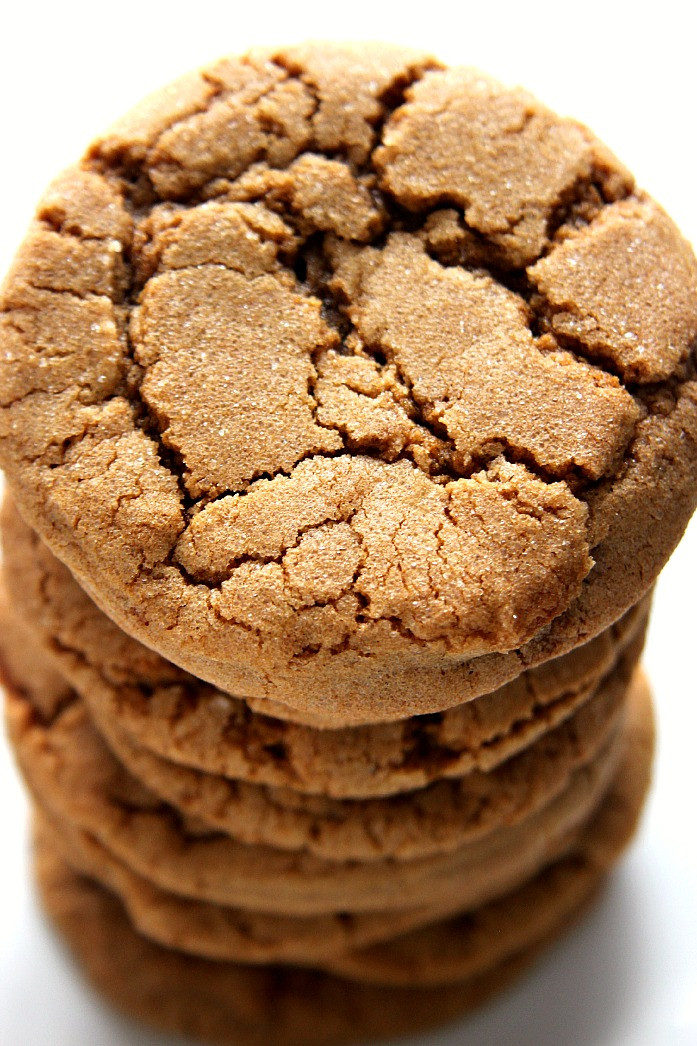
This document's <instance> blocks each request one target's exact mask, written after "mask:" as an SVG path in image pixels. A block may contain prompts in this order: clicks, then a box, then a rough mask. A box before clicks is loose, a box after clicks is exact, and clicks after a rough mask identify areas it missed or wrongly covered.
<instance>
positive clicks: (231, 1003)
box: [36, 847, 545, 1046]
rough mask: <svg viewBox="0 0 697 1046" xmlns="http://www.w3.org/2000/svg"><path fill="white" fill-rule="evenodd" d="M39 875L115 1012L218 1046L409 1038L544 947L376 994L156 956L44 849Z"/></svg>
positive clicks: (337, 981)
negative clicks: (450, 977)
mask: <svg viewBox="0 0 697 1046" xmlns="http://www.w3.org/2000/svg"><path fill="white" fill-rule="evenodd" d="M36 873H37V880H38V886H39V891H40V894H41V899H42V901H43V905H44V908H45V910H46V912H47V914H48V916H49V918H50V919H51V921H52V922H53V924H54V925H55V927H56V929H57V930H58V931H59V933H60V934H61V935H62V937H63V938H64V939H65V940H66V942H67V944H68V946H69V947H70V950H71V952H72V953H73V955H74V957H75V958H76V959H77V961H78V962H79V963H80V965H81V966H82V968H83V970H84V973H85V975H86V976H87V978H88V979H89V981H90V982H91V983H92V984H93V985H94V987H96V988H97V989H98V990H99V991H100V992H101V993H102V994H103V995H104V996H105V997H106V998H107V999H108V1000H109V1001H110V1002H111V1003H112V1005H114V1006H116V1007H117V1008H118V1009H120V1010H122V1011H124V1013H126V1014H128V1015H129V1016H131V1017H135V1018H137V1019H139V1020H141V1021H144V1022H145V1023H146V1024H149V1025H152V1026H153V1027H155V1028H158V1029H161V1030H165V1031H168V1032H171V1033H177V1034H184V1035H189V1036H191V1037H193V1038H195V1039H196V1040H198V1041H202V1042H210V1043H215V1044H218V1046H331V1044H333V1043H345V1042H365V1041H366V1040H369V1039H374V1038H375V1037H386V1038H391V1037H394V1036H397V1035H400V1034H404V1035H407V1034H414V1032H417V1031H419V1030H421V1029H425V1028H430V1027H433V1026H435V1025H438V1024H444V1023H445V1022H446V1021H449V1020H452V1019H454V1018H455V1017H456V1016H458V1015H459V1014H461V1013H463V1012H465V1011H467V1010H470V1009H472V1008H474V1007H476V1006H479V1005H481V1004H482V1003H483V1002H485V1001H486V999H488V998H489V996H491V995H492V994H494V993H495V992H497V991H501V990H502V989H504V988H505V987H506V986H507V985H508V984H509V983H510V982H511V981H513V980H515V978H516V977H518V976H519V975H520V974H521V973H523V972H524V971H525V969H526V968H527V967H528V966H529V965H530V963H531V962H533V961H534V960H535V959H536V958H537V956H538V955H539V954H540V952H541V951H542V948H543V944H544V943H545V942H540V943H539V945H538V946H536V947H533V948H530V949H528V950H527V951H523V952H521V953H519V954H518V955H515V956H511V957H510V958H509V959H507V960H506V961H505V962H503V963H501V964H500V965H499V966H497V967H495V968H494V969H493V970H490V971H488V972H487V973H485V974H483V975H481V976H479V977H475V978H473V979H472V980H470V981H465V982H463V983H461V984H456V985H444V986H442V987H438V988H401V989H400V988H389V987H377V986H375V985H370V984H360V983H356V982H352V981H347V980H346V979H342V978H339V977H333V976H331V975H329V974H323V973H320V972H317V971H312V970H293V969H288V968H286V969H281V968H278V967H254V966H243V965H237V964H233V963H222V962H211V961H207V960H205V959H199V958H195V957H193V956H190V955H185V954H184V953H182V952H177V951H174V950H172V949H169V948H162V947H158V946H157V945H155V944H152V943H151V942H150V941H148V940H147V939H146V938H145V937H142V936H140V935H139V934H137V933H136V932H135V930H134V929H133V927H132V926H131V924H130V923H129V921H128V919H127V917H126V915H125V913H124V911H123V909H122V907H121V906H120V905H119V903H118V901H117V900H116V899H115V898H114V897H113V896H111V895H110V894H109V893H108V892H107V891H106V890H104V889H103V888H101V887H99V886H97V885H96V884H95V883H94V882H92V881H90V880H89V879H86V878H83V877H81V876H79V875H77V874H76V873H75V872H73V871H72V870H71V869H70V868H69V867H68V865H66V864H65V863H64V862H63V861H62V860H60V858H58V857H57V855H55V854H54V853H53V852H52V851H51V850H50V849H47V848H44V847H40V848H39V850H38V853H37V861H36ZM134 970H137V971H138V976H137V977H134V976H133V971H134Z"/></svg>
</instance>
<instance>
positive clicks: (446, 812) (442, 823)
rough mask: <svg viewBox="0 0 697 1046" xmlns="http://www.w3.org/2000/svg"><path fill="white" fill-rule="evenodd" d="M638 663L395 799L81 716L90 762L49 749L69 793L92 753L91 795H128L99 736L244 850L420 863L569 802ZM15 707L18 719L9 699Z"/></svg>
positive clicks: (28, 688)
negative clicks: (175, 758) (474, 766)
mask: <svg viewBox="0 0 697 1046" xmlns="http://www.w3.org/2000/svg"><path fill="white" fill-rule="evenodd" d="M8 617H11V613H10V611H9V609H7V608H5V607H3V605H2V600H1V599H0V626H2V625H3V624H4V621H5V620H6V619H7V618H8ZM13 628H14V630H15V631H16V625H15V626H13V625H12V622H10V623H9V631H8V632H5V631H4V630H3V635H2V639H1V640H0V662H1V660H2V658H3V657H4V654H5V651H6V650H7V648H8V646H9V645H10V643H13V636H12V629H13ZM638 653H639V651H638V650H635V651H632V652H631V654H630V652H629V651H627V652H626V653H625V654H623V656H622V657H621V659H620V661H619V663H618V664H617V666H616V667H615V668H614V669H613V671H612V672H611V673H610V674H609V676H608V677H607V678H605V679H604V680H602V681H601V683H600V685H599V687H598V690H597V693H595V694H593V695H592V696H591V697H589V698H588V699H587V701H586V702H585V703H584V704H583V705H582V707H580V708H579V709H578V710H577V711H576V712H575V713H574V714H572V715H570V716H569V718H568V719H566V720H565V721H564V722H562V723H560V724H559V725H558V726H557V727H555V728H554V729H550V730H549V731H548V732H546V733H545V734H543V735H542V736H541V737H539V738H538V739H537V740H536V741H534V742H533V743H532V744H531V745H529V746H528V747H527V748H525V749H524V750H523V751H521V752H520V753H519V754H518V755H516V756H513V757H511V758H510V759H508V760H505V761H503V762H502V763H501V764H500V765H499V766H497V767H496V768H495V769H493V770H491V771H489V772H483V771H479V770H474V771H472V772H470V773H469V774H466V775H464V776H462V777H460V778H457V779H454V780H443V781H436V782H434V783H433V784H431V785H428V786H426V787H425V788H421V789H416V790H410V791H406V792H403V793H400V794H398V795H391V796H386V797H379V798H378V797H376V798H367V799H334V798H331V797H327V796H320V795H307V794H305V793H303V792H298V791H295V790H293V789H288V788H277V787H273V786H261V785H256V784H250V783H248V782H243V781H234V780H230V779H228V778H225V777H221V776H219V775H212V774H205V773H202V772H200V771H196V770H192V769H189V768H186V767H182V766H179V765H178V764H176V763H172V762H170V761H168V760H164V759H162V758H160V757H158V756H156V755H154V754H152V753H150V752H148V750H147V749H141V748H138V747H136V746H134V745H133V744H132V743H131V742H130V741H129V740H128V738H127V736H126V735H125V734H124V733H123V732H120V731H119V730H118V729H117V728H116V727H115V725H114V724H113V723H111V722H107V721H102V720H101V719H99V718H97V719H96V722H95V720H94V717H92V723H89V722H87V723H85V722H84V716H82V715H81V714H80V715H76V718H75V720H72V719H71V720H70V722H71V724H72V730H73V731H74V732H75V733H76V734H77V735H78V742H77V745H78V748H79V749H80V751H81V753H82V755H81V756H78V755H77V754H76V752H73V753H71V752H70V751H69V737H70V730H68V732H67V735H66V736H63V734H64V731H63V730H62V729H61V722H60V721H59V720H58V721H56V723H55V726H54V737H53V740H51V736H50V734H51V731H50V727H48V723H49V722H50V717H47V716H45V717H44V718H45V720H46V722H47V731H46V733H47V738H46V747H47V748H48V749H52V750H53V753H54V757H56V758H58V759H59V760H60V763H61V766H60V767H59V768H58V769H57V770H56V776H57V777H58V776H61V775H64V776H65V777H66V780H65V781H64V784H63V787H67V788H69V787H70V785H69V782H68V780H67V778H69V777H70V776H71V770H70V766H72V767H73V770H72V773H77V774H78V775H79V774H80V770H79V766H80V763H81V759H82V758H83V757H84V756H85V754H86V753H87V752H88V751H91V750H92V751H93V755H92V757H91V759H90V760H88V762H87V766H88V767H89V766H91V767H93V769H89V768H88V769H86V770H85V771H84V774H85V776H84V781H85V782H87V781H89V782H90V792H91V793H92V792H100V791H106V792H107V793H109V792H113V791H114V790H116V791H121V792H124V791H127V790H128V786H127V785H124V784H123V781H122V783H121V785H120V786H119V784H118V782H117V778H118V776H119V775H118V772H116V773H115V770H114V760H113V759H110V758H108V757H106V756H105V757H104V758H103V759H102V766H101V768H100V767H99V762H100V758H99V752H100V751H101V750H102V748H103V746H102V745H101V741H99V742H98V743H97V745H96V747H95V743H94V738H95V734H94V731H93V730H92V729H91V726H92V725H94V726H96V728H97V730H98V731H99V732H100V733H101V738H102V739H103V740H105V741H106V742H107V744H108V745H109V746H110V748H111V749H112V751H113V752H114V753H115V755H116V757H117V760H119V761H120V762H121V764H122V766H123V767H124V769H125V770H126V771H128V773H129V774H130V775H132V777H133V778H134V779H135V780H137V781H139V782H141V783H142V784H144V785H145V786H146V788H148V789H149V790H151V791H152V792H153V793H154V794H155V795H156V796H158V797H159V798H161V799H163V800H165V801H166V802H167V803H169V804H170V805H171V806H172V807H174V809H175V810H177V811H178V812H179V813H180V814H183V815H185V816H186V817H188V818H190V819H192V820H193V821H196V822H200V823H201V825H203V826H207V827H208V828H209V830H210V831H211V832H216V831H218V832H223V833H224V834H226V835H229V836H230V837H231V838H232V839H234V840H236V841H237V842H241V843H246V844H251V845H257V844H259V845H262V846H270V847H272V848H274V849H278V850H290V851H302V852H304V853H310V854H315V855H316V856H317V857H320V858H326V859H328V860H330V861H371V860H375V861H382V860H384V859H385V858H399V859H406V860H411V859H414V858H423V857H427V856H429V855H431V854H438V853H448V852H451V851H453V850H456V849H457V848H458V847H460V846H462V845H463V844H464V843H467V842H472V841H474V840H476V839H479V838H481V837H483V836H486V835H487V834H488V833H489V832H492V831H494V830H496V829H499V828H501V827H504V826H505V827H512V826H513V825H515V824H517V823H519V822H521V821H524V820H525V819H526V818H528V817H530V816H531V815H532V814H534V813H535V812H536V811H538V810H541V809H542V808H543V807H544V806H546V805H547V804H549V803H550V802H551V801H552V799H554V798H555V797H556V796H559V795H560V794H561V793H563V792H564V790H565V789H566V787H567V786H568V784H569V781H570V779H571V777H572V776H573V775H574V774H575V772H576V771H577V770H579V769H581V768H583V767H584V766H586V765H587V764H589V763H591V762H592V761H593V759H594V758H595V757H596V756H597V755H598V754H599V753H600V752H601V750H602V749H603V748H604V747H605V746H606V744H607V742H608V740H609V739H610V738H611V737H612V735H613V734H614V733H615V732H616V730H617V727H618V723H619V721H620V719H621V717H622V715H623V712H624V704H625V697H626V692H627V687H628V685H629V680H630V677H631V674H632V670H633V668H634V666H635V665H636V662H637V658H638ZM25 659H26V662H27V664H28V665H30V664H33V663H39V664H40V663H41V661H42V660H45V657H44V656H43V655H42V652H41V650H40V649H36V648H33V647H32V644H31V638H30V637H29V640H28V641H27V639H26V637H25ZM15 661H17V658H15ZM13 683H14V686H15V688H16V689H19V690H21V691H22V692H23V693H24V694H26V695H27V697H28V700H29V703H30V705H33V704H34V697H33V695H34V689H33V686H32V685H31V676H30V674H29V673H24V672H23V671H22V667H21V665H16V666H15V669H14V672H12V673H10V674H9V676H8V685H9V686H10V688H11V687H12V685H13ZM8 700H9V704H10V708H12V704H13V699H12V697H10V698H9V699H8ZM73 702H74V703H77V704H80V701H79V698H78V696H77V694H73ZM36 704H37V706H38V708H39V709H41V708H46V707H48V706H49V702H48V700H47V699H46V698H45V697H44V696H43V695H39V696H38V698H37V702H36ZM11 718H12V716H11ZM65 722H66V721H64V722H63V726H64V725H65ZM100 769H101V771H102V772H101V773H100ZM126 776H127V775H121V777H123V778H125V777H126ZM76 784H77V778H76Z"/></svg>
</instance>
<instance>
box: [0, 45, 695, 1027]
mask: <svg viewBox="0 0 697 1046" xmlns="http://www.w3.org/2000/svg"><path fill="white" fill-rule="evenodd" d="M696 344H697V262H696V261H695V258H694V256H693V254H692V252H691V250H690V248H689V247H688V245H687V244H686V243H685V241H683V240H682V239H681V237H680V235H679V233H678V232H677V230H676V229H675V227H674V226H673V224H672V222H671V221H670V219H669V218H668V217H667V216H666V215H665V213H664V212H663V211H662V210H661V209H660V208H659V207H658V206H657V205H656V204H655V203H653V202H652V201H651V200H650V199H649V198H648V197H647V196H646V195H645V194H644V193H642V192H640V191H639V190H637V189H636V187H635V185H634V183H633V180H632V177H631V175H630V174H629V173H628V172H627V171H626V170H625V169H624V168H623V167H622V166H621V165H620V164H619V162H618V161H617V160H616V159H615V158H614V157H613V156H612V154H611V153H609V152H608V150H607V149H606V148H605V147H604V146H603V145H601V144H600V143H599V142H598V141H597V140H596V139H595V138H594V137H593V136H592V135H591V133H590V132H589V131H588V130H587V129H585V128H584V127H582V126H580V125H578V124H576V123H574V122H572V121H570V120H566V119H560V118H559V117H557V116H555V115H554V114H552V113H551V112H549V111H548V110H547V109H545V108H544V107H542V106H541V105H540V104H539V103H537V102H536V101H535V100H534V99H532V98H531V97H530V96H529V95H527V94H525V93H524V92H522V91H520V90H509V89H506V88H503V87H501V86H500V85H499V84H496V83H494V82H492V81H491V80H489V79H487V78H485V77H483V76H482V75H480V74H477V73H472V72H471V71H467V70H461V69H452V70H448V69H444V68H443V67H441V66H440V65H439V63H438V62H436V61H434V60H433V59H431V58H429V57H428V56H425V55H422V54H419V53H417V52H412V51H405V50H404V49H401V48H392V47H388V46H368V45H356V46H354V47H348V46H344V45H342V46H336V45H329V44H323V45H318V44H314V45H304V46H298V47H293V48H289V49H287V50H283V51H279V52H274V53H271V52H268V53H267V52H264V53H261V52H259V53H252V54H250V55H247V56H245V57H244V58H241V59H227V60H224V61H221V62H219V63H217V64H216V65H214V66H212V67H210V68H207V69H205V70H203V71H202V72H200V73H195V74H193V75H191V76H189V77H187V78H185V79H183V80H181V81H179V82H177V83H176V84H174V85H173V86H171V87H169V88H167V89H165V90H164V91H163V92H161V93H160V94H158V95H155V96H154V97H153V98H151V99H148V100H147V101H146V102H145V103H144V104H143V105H142V106H141V107H140V108H138V109H137V110H135V111H134V112H133V113H131V114H130V115H129V116H128V117H126V118H125V119H124V120H123V121H122V122H121V123H120V124H118V125H117V126H115V127H114V128H112V129H111V130H110V131H109V132H108V133H106V134H105V135H104V136H103V137H102V138H100V139H99V140H98V141H97V142H96V143H95V144H94V145H93V146H92V147H91V148H90V149H89V151H88V153H87V154H86V156H85V158H84V159H83V161H82V162H81V164H80V165H79V166H77V167H75V168H74V169H72V170H70V171H68V172H67V173H66V174H64V175H63V176H62V177H61V178H60V179H59V180H58V181H57V182H55V183H54V184H53V185H52V186H51V188H50V189H49V191H48V193H47V194H46V196H45V197H44V199H43V200H42V202H41V203H40V205H39V208H38V211H37V215H36V219H35V221H34V224H33V226H32V228H31V230H30V232H29V234H28V236H27V239H26V241H25V243H24V245H23V246H22V247H21V249H20V251H19V253H18V255H17V258H16V261H15V263H14V266H13V268H12V270H11V272H10V274H9V276H8V278H7V280H6V282H5V285H4V290H3V296H2V315H1V316H0V350H1V351H0V393H1V395H2V408H1V411H0V460H1V461H2V465H3V467H4V468H5V470H6V474H7V481H8V487H9V490H10V494H11V500H10V498H9V497H8V499H7V500H6V503H5V506H4V509H3V517H2V535H3V543H4V593H3V597H2V602H1V604H0V615H1V617H2V630H1V634H0V655H1V661H2V669H3V676H4V680H5V684H6V691H7V705H6V707H7V716H8V724H9V733H10V737H11V740H12V743H13V746H14V749H15V752H16V756H17V760H18V763H19V766H20V768H21V770H22V772H23V774H24V776H25V779H26V782H27V786H28V788H29V790H30V792H31V794H32V797H33V800H34V802H35V810H36V820H35V838H36V869H37V878H38V883H39V888H40V891H41V896H42V898H43V901H44V905H45V908H46V910H47V912H48V914H49V915H50V917H51V918H52V920H53V921H54V923H55V925H56V926H57V927H58V929H59V931H60V932H61V934H62V935H63V936H64V937H65V939H66V940H67V942H68V944H69V945H70V947H71V949H72V951H73V952H74V954H75V955H76V956H77V958H78V960H79V961H80V963H81V965H82V966H83V967H84V970H85V972H86V973H87V975H88V976H89V977H90V978H91V980H92V981H93V982H94V983H95V984H97V985H98V986H99V987H100V988H101V990H102V991H103V992H104V994H105V995H106V996H108V997H109V998H110V999H111V1000H112V1001H113V1002H114V1003H115V1004H117V1005H118V1006H120V1007H121V1008H123V1009H125V1010H126V1011H127V1012H128V1013H130V1014H133V1015H136V1016H138V1017H140V1018H142V1019H144V1020H145V1021H147V1022H149V1023H151V1024H154V1025H156V1026H158V1027H161V1028H165V1029H169V1030H173V1031H179V1032H184V1033H189V1034H191V1035H193V1036H194V1037H197V1038H200V1039H202V1040H207V1041H211V1042H217V1043H242V1044H246V1043H263V1044H269V1043H289V1044H290V1043H302V1044H312V1043H318V1044H319V1043H333V1042H341V1041H349V1040H367V1039H369V1038H372V1037H378V1036H387V1035H396V1034H400V1033H406V1032H413V1031H415V1030H417V1029H418V1028H420V1027H426V1026H429V1025H432V1024H435V1023H438V1022H440V1021H443V1020H446V1019H448V1018H450V1017H452V1016H454V1015H455V1014H457V1013H459V1012H461V1011H463V1010H465V1009H468V1008H470V1007H472V1006H474V1005H476V1004H478V1003H479V1002H481V1001H482V1000H484V999H485V998H486V997H487V996H488V995H490V994H491V993H492V992H494V991H495V990H498V989H500V988H501V987H503V986H504V985H505V984H507V983H508V982H509V981H511V980H512V979H513V978H514V977H515V976H516V975H517V974H518V973H519V972H520V971H521V970H523V969H524V968H525V967H526V966H527V965H528V964H529V963H530V962H531V961H532V960H533V959H534V958H535V957H536V956H537V955H538V954H539V953H540V952H541V950H542V949H543V948H544V947H545V946H546V945H548V944H549V943H550V942H551V941H552V940H554V939H555V938H556V937H558V936H559V935H560V933H561V932H562V931H563V930H564V929H565V928H566V927H567V926H569V925H570V924H571V923H572V922H573V921H574V919H575V918H577V917H578V915H579V914H580V913H581V912H582V911H583V910H584V908H585V907H586V906H587V905H588V903H589V902H590V901H591V900H592V898H593V897H594V896H595V894H596V892H597V890H598V888H599V886H600V884H601V882H602V881H603V879H604V877H605V875H606V873H607V871H608V870H609V869H610V867H611V866H612V865H613V863H614V862H615V861H616V860H617V858H618V856H619V854H620V853H621V851H622V850H623V848H624V847H625V846H626V844H627V842H628V841H629V839H630V837H631V835H632V833H633V830H634V828H635V826H636V823H637V820H638V817H639V814H640V810H641V806H642V801H643V798H644V795H645V792H646V788H647V784H648V779H649V772H650V762H651V752H652V744H653V728H652V713H651V704H650V699H649V695H648V692H647V689H646V685H645V683H644V681H643V680H642V677H641V675H640V674H639V672H638V669H637V664H638V660H639V657H640V653H641V648H642V644H643V640H644V634H645V629H646V625H647V618H648V611H649V600H650V589H651V586H652V585H653V582H654V581H655V579H656V576H657V574H658V572H659V571H660V569H661V567H662V566H663V564H664V563H665V561H666V559H667V558H668V556H669V555H670V553H671V551H672V549H673V548H674V546H675V544H676V543H677V541H678V540H679V538H680V535H681V533H682V531H683V529H684V527H685V525H686V523H687V520H688V519H689V517H690V514H691V513H692V511H693V509H694V508H695V504H696V503H697V380H696V377H695V346H696Z"/></svg>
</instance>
